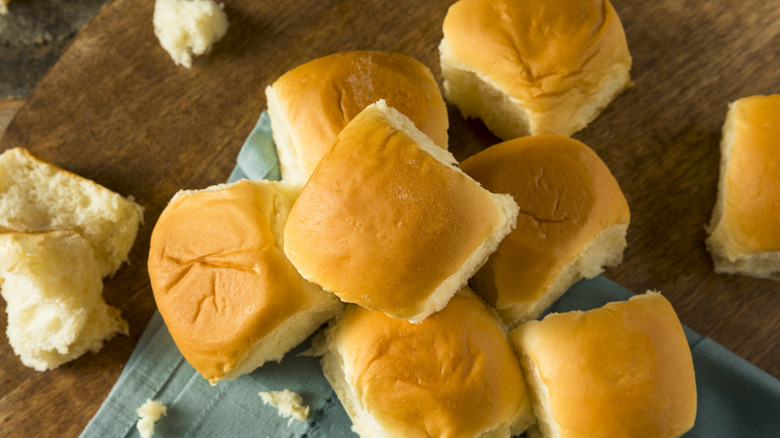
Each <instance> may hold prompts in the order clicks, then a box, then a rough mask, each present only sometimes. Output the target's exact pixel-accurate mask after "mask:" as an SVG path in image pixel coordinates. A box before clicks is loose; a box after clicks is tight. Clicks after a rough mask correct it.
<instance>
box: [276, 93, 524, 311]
mask: <svg viewBox="0 0 780 438" xmlns="http://www.w3.org/2000/svg"><path fill="white" fill-rule="evenodd" d="M454 164H455V159H454V158H453V157H452V154H450V153H449V152H447V151H446V150H444V149H441V148H439V147H436V146H435V145H434V144H433V143H432V142H431V141H430V140H429V139H428V138H427V137H425V135H424V134H422V133H421V132H420V131H418V130H417V129H416V128H415V127H414V125H413V124H412V123H411V121H409V119H407V118H406V117H405V116H403V115H402V114H401V113H399V112H398V111H396V110H395V109H393V108H391V107H389V106H388V105H387V104H386V103H385V102H384V101H379V102H377V103H376V104H373V105H371V106H369V107H367V108H366V109H365V110H364V111H363V112H361V113H360V114H359V115H358V116H357V117H355V118H354V119H353V120H352V121H351V122H350V123H349V124H348V125H347V127H346V128H344V130H343V131H342V132H341V133H340V134H339V137H338V139H337V140H336V142H335V143H334V145H333V147H332V148H331V149H330V150H329V151H328V152H327V153H326V154H325V156H323V159H322V161H320V164H319V165H318V167H317V168H316V170H315V171H314V173H313V174H312V176H311V178H310V179H309V181H308V182H307V183H306V185H305V186H304V188H303V190H302V192H301V194H300V196H299V197H298V199H297V200H296V202H295V205H294V206H293V208H292V211H291V213H290V218H289V220H288V221H287V223H286V226H285V230H284V245H285V246H284V250H285V253H286V254H287V256H288V257H289V259H290V261H291V262H292V263H293V264H294V265H295V267H296V268H297V269H298V270H299V272H301V274H302V275H303V276H304V277H306V278H307V279H309V280H310V281H312V282H314V283H317V284H319V285H320V286H322V287H323V288H324V289H325V290H329V291H331V292H333V293H335V294H336V295H338V296H339V298H341V300H342V301H345V302H349V303H357V304H359V305H361V306H364V307H367V308H370V309H373V310H380V311H382V312H385V313H386V314H388V315H390V316H392V317H396V318H402V319H408V320H412V321H420V320H422V319H424V318H425V317H426V316H428V315H430V314H431V313H433V312H435V311H437V310H439V309H441V308H442V307H444V305H445V304H446V303H447V301H448V300H449V298H450V297H451V296H452V295H453V294H454V293H455V292H457V290H458V289H460V288H461V287H462V286H463V285H464V284H465V283H466V281H467V279H468V277H469V276H471V274H473V272H474V271H476V269H477V268H478V267H479V266H480V265H481V264H482V263H484V261H485V259H486V258H487V255H488V254H489V253H490V252H492V251H493V250H495V247H496V246H497V245H498V242H499V241H500V240H501V238H503V236H505V235H506V233H508V232H509V230H510V229H511V228H512V227H513V226H514V222H515V216H516V215H517V206H516V205H515V204H514V202H513V201H512V200H511V197H509V196H506V195H495V194H491V193H489V192H488V191H487V190H485V189H483V188H481V187H480V186H479V184H477V183H476V182H475V181H474V180H472V179H471V178H469V177H468V176H467V175H466V174H464V173H463V172H461V171H460V170H459V169H457V167H455V166H454Z"/></svg>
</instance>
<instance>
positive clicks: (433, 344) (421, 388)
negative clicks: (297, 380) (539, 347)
mask: <svg viewBox="0 0 780 438" xmlns="http://www.w3.org/2000/svg"><path fill="white" fill-rule="evenodd" d="M327 343H328V345H327V346H328V350H327V352H326V353H325V355H324V356H323V358H322V366H323V371H324V373H325V376H326V377H327V378H328V380H329V381H330V383H331V385H332V386H333V388H334V389H335V391H336V394H337V395H338V396H339V399H340V400H341V403H342V405H343V406H344V408H345V409H346V411H347V413H348V414H349V416H350V418H351V419H352V422H353V430H354V431H355V432H356V433H358V434H359V435H360V436H361V437H364V438H365V437H427V436H435V437H477V436H479V437H501V436H503V437H506V436H509V435H510V431H511V434H512V435H513V436H514V435H517V434H520V433H522V432H523V430H525V429H526V428H527V427H528V426H529V425H530V424H531V423H532V422H533V414H532V412H531V402H530V398H529V395H528V393H527V391H526V386H525V381H524V379H523V374H522V371H521V369H520V365H519V363H518V360H517V357H516V356H515V354H514V351H513V350H512V347H511V344H510V343H509V341H508V339H507V337H506V332H505V330H504V329H503V327H502V326H501V323H500V322H499V321H498V319H497V318H496V317H495V316H494V315H493V314H492V313H491V312H490V311H488V310H487V308H486V307H485V306H484V305H483V304H482V302H481V301H480V300H479V299H478V298H477V297H476V296H475V295H474V293H473V292H471V291H470V290H468V288H466V289H464V290H463V291H461V292H459V293H458V294H457V295H455V296H454V297H453V298H452V300H451V301H450V303H449V304H448V305H447V307H445V308H444V310H442V311H440V312H437V313H435V314H433V315H431V316H430V317H429V318H427V319H426V320H425V321H423V322H421V323H419V324H412V323H409V322H407V321H403V320H398V319H393V318H389V317H387V316H386V315H384V314H382V313H379V312H376V311H371V310H366V309H363V308H361V307H358V306H349V307H348V308H347V310H346V311H345V313H344V317H343V318H342V319H341V320H340V321H339V322H338V324H336V325H335V326H333V327H332V328H331V329H330V331H329V333H328V337H327Z"/></svg>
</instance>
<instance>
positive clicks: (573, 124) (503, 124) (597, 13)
mask: <svg viewBox="0 0 780 438" xmlns="http://www.w3.org/2000/svg"><path fill="white" fill-rule="evenodd" d="M443 32H444V38H443V39H442V41H441V44H440V47H439V51H440V54H441V69H442V75H443V76H444V94H445V97H446V99H447V100H448V101H449V102H450V103H453V104H455V105H456V106H457V107H458V108H459V109H460V111H461V113H462V114H463V115H464V117H479V118H481V119H482V121H483V122H484V123H485V125H486V126H487V127H488V128H489V129H490V130H491V131H493V133H494V134H496V135H497V136H499V137H501V138H503V139H504V140H508V139H511V138H515V137H520V136H523V135H538V134H559V135H571V134H572V133H574V132H576V131H578V130H580V129H582V128H584V127H585V126H586V125H587V124H588V123H589V122H590V121H591V120H593V119H594V118H596V116H597V115H598V114H599V113H600V112H601V110H602V109H603V108H604V107H605V106H606V105H607V104H608V103H609V102H610V101H612V99H614V98H615V97H616V96H617V95H618V94H619V93H620V92H621V91H623V90H624V89H625V88H626V87H627V86H628V85H629V70H630V69H631V56H630V55H629V52H628V45H627V43H626V37H625V34H624V32H623V27H622V25H621V23H620V19H619V17H618V15H617V13H616V12H615V9H614V8H613V7H612V5H611V4H610V3H609V1H608V0H594V1H588V2H583V1H578V0H460V1H458V2H456V3H455V4H453V5H452V6H451V7H450V8H449V10H448V12H447V15H446V17H445V19H444V26H443Z"/></svg>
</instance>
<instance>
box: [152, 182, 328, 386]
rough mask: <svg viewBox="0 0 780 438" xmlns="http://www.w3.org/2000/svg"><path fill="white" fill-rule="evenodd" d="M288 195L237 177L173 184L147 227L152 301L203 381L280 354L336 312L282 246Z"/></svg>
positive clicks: (223, 377)
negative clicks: (200, 184) (194, 187)
mask: <svg viewBox="0 0 780 438" xmlns="http://www.w3.org/2000/svg"><path fill="white" fill-rule="evenodd" d="M295 195H296V192H295V190H292V189H290V188H289V187H288V186H286V185H284V184H281V183H277V182H270V181H247V180H242V181H239V182H237V183H234V184H230V185H219V186H214V187H211V188H209V189H206V190H201V191H182V192H179V193H177V194H176V196H174V197H173V199H172V200H171V202H170V204H169V205H168V206H167V207H166V208H165V210H164V211H163V213H162V214H161V215H160V219H159V220H158V221H157V224H156V225H155V227H154V231H153V232H152V239H151V244H150V249H149V264H148V268H149V278H150V280H151V284H152V289H153V291H154V299H155V301H156V302H157V307H158V308H159V310H160V314H161V315H162V317H163V319H164V320H165V324H166V325H167V326H168V330H169V331H170V333H171V336H172V337H173V340H174V341H175V342H176V345H177V346H178V347H179V350H180V351H181V353H182V355H183V356H184V357H185V359H187V361H188V362H189V363H190V364H191V365H192V366H193V367H194V368H195V369H196V370H197V371H198V372H199V373H201V374H202V375H203V376H204V377H205V378H206V379H208V380H209V382H211V383H212V384H215V383H216V382H218V381H222V380H228V379H232V378H235V377H238V376H240V375H243V374H247V373H249V372H251V371H253V370H254V369H255V368H257V367H259V366H260V365H262V364H263V363H265V362H266V361H269V360H280V359H281V358H282V356H283V355H284V354H285V353H286V352H287V351H288V350H289V349H291V348H293V347H295V346H296V345H297V344H298V343H300V342H301V341H303V340H304V339H305V338H306V337H308V336H309V335H310V334H311V333H313V332H314V330H316V329H317V328H318V327H319V326H320V325H321V324H323V323H324V322H325V321H327V320H329V319H330V318H332V317H333V316H335V315H336V314H337V313H338V312H339V311H340V309H341V303H340V302H339V301H338V299H336V297H334V296H333V295H332V294H329V293H326V292H324V291H323V290H322V289H320V288H319V287H317V286H315V285H313V284H311V283H309V282H307V281H306V280H304V279H303V278H301V276H300V275H298V273H297V272H296V271H295V268H294V267H293V266H292V264H290V262H289V261H288V260H287V258H286V257H285V256H284V253H283V252H282V242H281V237H282V230H283V227H284V222H285V221H286V220H287V214H288V213H289V211H290V207H291V206H292V203H293V201H294V197H295Z"/></svg>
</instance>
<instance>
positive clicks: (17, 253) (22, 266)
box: [0, 230, 128, 371]
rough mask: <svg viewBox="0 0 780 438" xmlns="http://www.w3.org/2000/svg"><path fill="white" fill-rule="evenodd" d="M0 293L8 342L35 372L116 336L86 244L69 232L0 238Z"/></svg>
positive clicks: (115, 321) (116, 319)
mask: <svg viewBox="0 0 780 438" xmlns="http://www.w3.org/2000/svg"><path fill="white" fill-rule="evenodd" d="M0 286H1V287H2V289H0V293H2V296H3V298H4V299H5V301H6V308H5V311H6V313H8V327H7V329H6V333H7V334H8V342H9V343H10V344H11V348H13V350H14V353H16V354H17V355H18V356H19V358H20V359H21V361H22V363H23V364H24V365H26V366H28V367H31V368H35V369H36V370H38V371H46V370H51V369H54V368H57V367H59V366H60V365H62V364H63V363H65V362H69V361H71V360H74V359H76V358H78V357H80V356H81V355H83V354H84V353H86V352H88V351H92V352H95V353H96V352H98V351H99V350H100V349H101V348H102V347H103V342H104V341H105V340H108V339H110V338H112V337H114V335H116V334H118V333H122V334H125V335H126V334H128V326H127V322H126V321H125V320H124V319H122V316H121V315H120V313H119V310H118V309H116V308H114V307H111V306H109V305H107V304H106V302H105V301H104V300H103V295H102V292H103V281H102V279H101V275H100V264H99V263H98V261H97V259H96V258H95V252H94V251H93V250H92V246H91V245H90V243H89V242H88V241H87V240H86V239H84V238H83V237H81V235H80V234H79V233H77V232H75V231H72V230H55V231H48V232H40V233H14V232H7V233H0Z"/></svg>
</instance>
